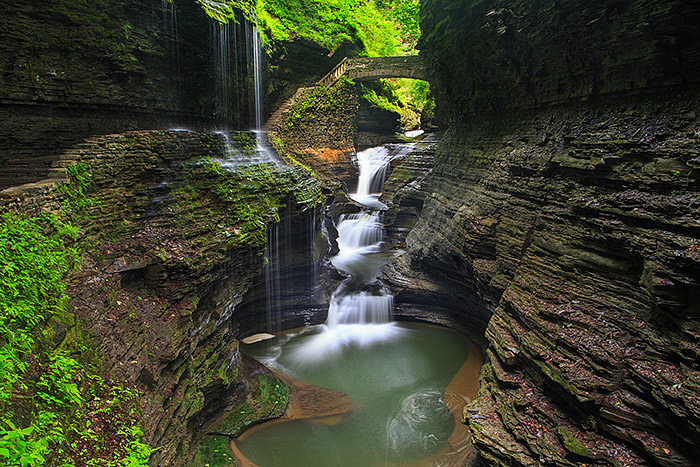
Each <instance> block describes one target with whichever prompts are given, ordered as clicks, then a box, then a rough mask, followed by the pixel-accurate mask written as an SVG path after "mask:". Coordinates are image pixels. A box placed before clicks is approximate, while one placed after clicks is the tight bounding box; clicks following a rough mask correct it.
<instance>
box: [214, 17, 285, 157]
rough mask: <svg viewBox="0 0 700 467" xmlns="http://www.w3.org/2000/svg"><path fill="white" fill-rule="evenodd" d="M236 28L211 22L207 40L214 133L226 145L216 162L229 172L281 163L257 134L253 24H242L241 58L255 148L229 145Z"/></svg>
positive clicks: (258, 75) (258, 73)
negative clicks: (212, 62)
mask: <svg viewBox="0 0 700 467" xmlns="http://www.w3.org/2000/svg"><path fill="white" fill-rule="evenodd" d="M239 28H241V26H239V25H238V24H236V23H234V22H229V23H226V24H221V23H219V22H217V21H212V23H211V31H210V32H211V37H212V44H213V46H214V51H215V53H214V57H215V90H216V114H217V118H218V120H219V122H220V124H221V125H222V126H224V127H225V128H222V129H221V130H219V131H218V132H217V133H220V134H222V135H223V136H224V143H225V145H226V158H224V159H221V160H218V161H217V162H219V164H220V165H221V166H222V167H224V168H226V169H230V170H235V169H236V168H238V167H241V166H246V165H253V164H264V163H270V162H275V163H278V164H279V163H281V161H280V159H279V158H278V157H277V156H276V155H275V154H274V152H273V151H271V149H270V148H269V147H267V145H266V144H265V143H266V138H265V134H264V133H263V132H262V131H261V128H262V116H263V98H262V96H263V83H262V66H263V63H262V47H261V42H260V35H259V33H258V29H257V27H256V26H255V24H254V23H252V22H250V21H247V20H246V21H245V22H244V23H243V28H244V30H243V31H244V33H245V39H246V40H245V54H241V55H242V57H241V59H244V60H247V64H246V67H245V68H243V69H244V70H246V72H247V78H248V92H249V99H248V108H249V111H250V120H249V121H250V125H251V126H252V131H253V132H254V133H255V142H256V144H255V147H254V148H242V147H236V146H234V145H233V144H231V138H230V137H229V135H228V129H227V128H228V124H229V122H230V121H231V120H232V119H233V117H234V115H233V109H232V108H231V105H232V104H233V102H232V101H235V103H236V105H237V107H236V115H235V117H237V118H240V99H237V98H236V97H237V96H236V94H235V92H234V89H232V82H233V81H234V78H236V79H237V76H236V74H237V72H238V59H239V54H238V47H237V44H238V42H237V41H238V34H239Z"/></svg>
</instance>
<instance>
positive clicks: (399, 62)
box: [262, 55, 428, 131]
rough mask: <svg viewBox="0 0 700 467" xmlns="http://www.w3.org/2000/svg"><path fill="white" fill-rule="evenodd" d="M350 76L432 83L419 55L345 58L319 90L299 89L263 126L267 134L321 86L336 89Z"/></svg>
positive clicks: (361, 79) (366, 79) (320, 84)
mask: <svg viewBox="0 0 700 467" xmlns="http://www.w3.org/2000/svg"><path fill="white" fill-rule="evenodd" d="M342 76H346V77H347V78H350V79H352V80H354V81H370V80H373V79H383V78H410V79H419V80H423V81H427V80H428V73H427V71H426V67H425V65H424V64H423V59H422V58H421V57H419V56H418V55H406V56H399V57H362V58H348V57H345V58H344V59H343V60H341V62H340V63H338V64H337V65H336V66H335V68H333V69H332V70H331V71H330V73H328V74H327V75H326V76H324V77H323V78H321V79H320V80H319V81H318V82H317V83H316V85H315V86H312V87H304V88H299V89H297V92H296V93H295V94H294V95H293V96H292V97H290V98H289V99H287V100H286V101H285V102H283V103H282V105H281V106H280V107H279V108H277V110H275V111H274V112H273V113H272V114H271V115H270V117H269V118H268V119H267V121H266V122H265V124H264V125H263V128H262V129H263V130H264V131H270V130H271V129H272V128H274V126H275V125H276V124H277V122H278V121H279V119H280V118H281V117H282V115H284V114H285V113H287V112H289V110H290V109H291V108H292V106H293V105H294V104H295V103H296V102H298V101H299V100H301V99H304V98H306V97H307V96H308V95H309V93H310V92H311V91H312V90H313V89H315V88H318V87H320V86H325V87H330V86H333V85H334V84H335V83H336V82H338V80H339V79H340V78H341V77H342Z"/></svg>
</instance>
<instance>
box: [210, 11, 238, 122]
mask: <svg viewBox="0 0 700 467" xmlns="http://www.w3.org/2000/svg"><path fill="white" fill-rule="evenodd" d="M210 28H211V29H210V32H211V36H212V43H213V45H214V60H215V77H214V91H215V95H216V114H217V119H218V120H219V121H220V122H221V123H222V124H223V125H226V126H228V122H229V121H230V120H231V109H230V105H231V91H230V87H231V78H232V76H233V69H232V67H231V61H230V60H229V58H230V56H231V48H230V44H231V43H230V36H231V34H230V30H231V25H230V23H225V24H221V23H219V22H217V21H212V22H211V26H210Z"/></svg>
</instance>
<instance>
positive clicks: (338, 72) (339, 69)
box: [316, 57, 348, 87]
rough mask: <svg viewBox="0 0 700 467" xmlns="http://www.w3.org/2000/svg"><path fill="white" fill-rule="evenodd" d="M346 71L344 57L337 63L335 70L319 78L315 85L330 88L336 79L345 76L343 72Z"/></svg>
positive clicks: (346, 63) (346, 64) (346, 59)
mask: <svg viewBox="0 0 700 467" xmlns="http://www.w3.org/2000/svg"><path fill="white" fill-rule="evenodd" d="M347 69H348V57H345V58H344V59H342V60H341V61H340V63H338V64H337V65H336V66H335V68H333V69H332V70H331V71H330V72H329V73H328V74H327V75H326V76H324V77H323V78H321V79H320V80H319V81H318V83H316V84H317V85H318V86H325V87H329V86H332V85H333V84H334V83H335V82H336V81H338V79H339V78H340V77H341V76H342V75H344V74H345V72H346V71H347Z"/></svg>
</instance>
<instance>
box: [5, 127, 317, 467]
mask: <svg viewBox="0 0 700 467" xmlns="http://www.w3.org/2000/svg"><path fill="white" fill-rule="evenodd" d="M251 138H252V139H251ZM232 139H236V140H238V141H240V142H245V141H248V142H249V143H250V142H251V141H254V137H252V136H251V135H248V134H242V135H239V136H238V137H236V138H232ZM223 154H224V140H223V138H222V136H221V135H217V134H203V133H193V132H182V131H180V132H168V131H140V132H131V133H125V134H119V135H109V136H105V137H96V138H93V139H90V140H88V141H86V142H84V143H82V144H81V145H79V146H78V147H76V148H75V149H72V150H69V151H67V152H66V153H65V154H64V155H63V156H62V158H61V159H60V161H59V162H57V163H56V164H54V165H55V178H53V179H50V180H46V181H44V182H42V183H37V184H33V185H28V186H23V187H17V188H12V189H8V190H5V191H2V192H0V197H1V198H2V199H3V205H4V208H5V209H16V210H22V211H24V212H27V213H29V214H36V213H40V212H44V211H58V210H60V209H61V208H62V207H63V208H65V206H66V205H73V206H77V207H76V208H75V209H74V211H73V223H74V224H76V225H77V226H79V228H80V235H79V237H78V240H77V242H78V246H79V247H80V248H82V249H85V255H84V256H83V259H82V262H81V264H80V267H79V268H78V270H77V271H76V272H75V273H74V275H73V277H72V278H71V284H70V286H69V288H68V290H67V294H68V295H69V296H70V297H71V299H70V303H71V305H72V307H73V310H74V312H75V315H76V316H77V317H78V318H79V322H81V323H84V324H83V326H84V328H85V332H86V333H88V334H89V336H90V337H91V339H92V340H93V341H94V342H95V343H96V346H97V352H98V353H99V354H101V355H102V356H103V366H104V368H105V371H107V372H108V373H109V375H110V376H111V378H113V379H115V380H118V381H123V382H125V383H128V384H135V385H136V386H137V387H138V388H139V389H140V390H141V391H142V396H141V409H142V426H143V429H144V433H145V442H147V443H148V444H149V445H151V446H152V447H153V448H157V449H155V451H154V453H153V455H152V457H151V461H150V465H162V466H166V465H167V466H177V465H187V466H191V465H196V464H195V463H193V461H192V458H193V456H195V455H196V454H197V449H196V446H197V445H196V441H197V440H198V439H199V437H200V436H201V435H202V434H203V433H206V432H207V431H208V430H211V429H212V427H211V426H209V424H208V422H210V421H211V420H212V419H214V418H215V417H214V415H217V414H219V413H220V412H221V411H223V410H225V409H226V408H227V407H231V406H236V405H237V404H240V403H241V401H245V400H246V397H247V395H248V394H250V393H254V392H255V390H256V389H255V388H256V385H257V384H260V378H259V375H260V374H261V370H260V368H259V367H258V366H256V364H254V363H252V362H244V361H243V360H242V359H241V355H240V354H239V352H238V339H239V338H240V337H241V335H242V334H243V333H246V332H250V331H251V330H252V326H249V325H248V324H247V323H249V322H250V321H251V317H250V315H249V314H245V313H243V312H242V311H241V306H240V304H241V302H243V301H244V298H245V297H246V295H247V294H248V293H249V292H250V291H251V290H252V289H255V288H256V287H259V283H258V282H259V281H260V278H261V277H263V276H264V264H265V258H264V251H265V245H266V239H267V230H268V225H271V224H273V223H274V222H275V221H277V220H279V217H278V213H277V211H278V210H279V212H280V213H281V215H282V217H283V218H285V219H288V220H289V221H290V222H299V221H298V220H297V219H296V217H295V216H297V215H302V212H303V210H304V209H306V210H308V211H313V208H314V206H316V205H318V203H319V202H320V200H321V193H320V190H319V188H318V186H317V185H316V184H315V182H314V181H313V180H309V179H308V177H306V176H304V175H303V170H301V169H298V170H294V169H288V168H277V167H276V166H274V165H270V166H265V165H263V166H254V167H248V168H244V167H243V168H240V169H238V170H237V171H236V172H227V171H223V170H221V169H219V168H218V166H216V165H213V164H212V163H211V162H210V160H211V159H212V158H214V159H217V158H220V157H222V155H223ZM64 167H65V168H64ZM66 168H67V169H68V175H66ZM61 176H63V177H64V178H65V177H66V176H68V177H69V178H70V179H71V185H73V186H76V185H75V184H77V186H80V187H81V188H80V190H78V191H75V190H73V191H67V190H65V189H63V187H64V186H65V185H62V180H61ZM69 186H70V185H69ZM304 215H309V214H304ZM304 233H305V232H304ZM306 235H307V236H306V237H303V243H304V245H305V246H308V242H309V241H308V235H309V234H308V233H306ZM300 254H301V253H300ZM304 254H305V257H307V258H308V257H311V254H310V252H309V251H308V249H307V251H306V252H304ZM256 312H257V313H258V314H261V313H262V314H263V317H262V318H260V317H258V320H264V319H265V316H264V311H263V310H256ZM253 322H254V321H253ZM246 326H249V327H246ZM247 422H248V423H253V422H255V419H254V418H253V419H251V420H247Z"/></svg>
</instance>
